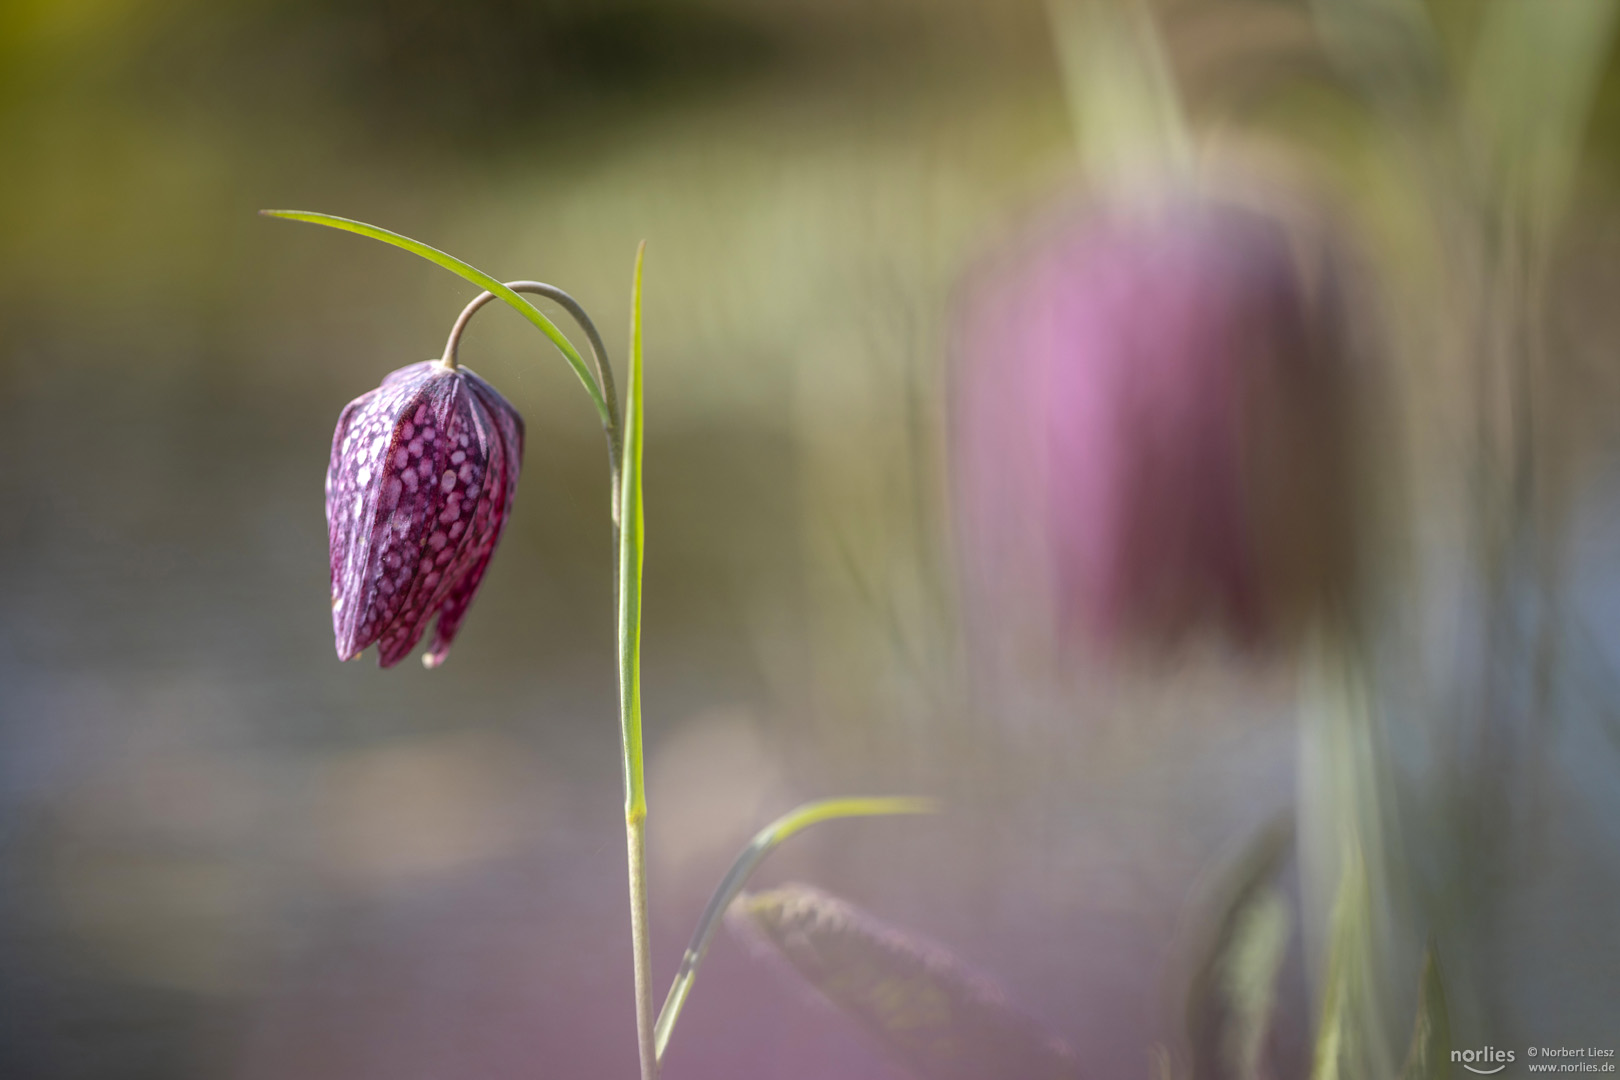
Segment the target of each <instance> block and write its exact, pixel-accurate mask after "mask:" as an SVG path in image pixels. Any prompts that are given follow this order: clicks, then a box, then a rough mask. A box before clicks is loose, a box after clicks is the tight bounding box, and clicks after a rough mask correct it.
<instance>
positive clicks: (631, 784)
mask: <svg viewBox="0 0 1620 1080" xmlns="http://www.w3.org/2000/svg"><path fill="white" fill-rule="evenodd" d="M646 253H647V243H646V241H642V243H641V245H640V246H639V247H638V248H636V272H635V281H634V284H632V286H631V291H630V370H629V372H628V373H627V376H626V380H625V381H626V384H627V385H626V389H625V394H626V399H625V410H624V424H625V429H624V471H623V472H622V473H621V474H620V477H619V491H618V496H619V719H620V723H621V724H622V725H623V729H624V730H623V731H622V732H621V735H622V736H623V738H624V768H625V778H624V794H625V808H624V809H625V817H626V818H627V819H630V820H639V819H641V818H644V817H646V816H647V790H646V782H645V780H644V779H643V776H642V774H643V769H642V755H641V563H642V548H643V546H644V544H645V541H646V535H645V524H644V522H643V519H642V513H641V451H642V443H643V436H642V420H643V417H642V405H641V264H642V261H643V259H644V258H645V256H646Z"/></svg>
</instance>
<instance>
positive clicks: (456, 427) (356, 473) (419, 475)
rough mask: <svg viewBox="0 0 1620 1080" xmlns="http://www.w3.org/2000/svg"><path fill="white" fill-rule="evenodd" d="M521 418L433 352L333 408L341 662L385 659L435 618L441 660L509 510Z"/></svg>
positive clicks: (435, 660) (332, 490) (519, 456)
mask: <svg viewBox="0 0 1620 1080" xmlns="http://www.w3.org/2000/svg"><path fill="white" fill-rule="evenodd" d="M522 463H523V418H522V417H521V416H519V415H518V412H517V410H516V409H514V408H513V407H512V406H511V405H510V404H509V403H508V402H507V401H506V399H505V398H503V397H501V395H500V394H499V393H497V392H496V390H495V388H494V387H492V386H490V385H489V383H487V382H485V381H484V380H483V379H481V378H479V377H478V376H477V375H475V374H473V373H472V372H471V371H468V370H467V369H466V368H464V367H456V368H450V367H447V366H446V365H445V364H443V363H441V362H440V361H437V360H428V361H425V362H423V363H420V364H412V365H410V366H409V367H404V368H400V369H399V370H398V371H395V372H393V373H392V374H390V375H389V376H388V377H387V378H385V379H384V380H383V382H382V385H381V386H379V387H378V388H377V389H375V390H372V391H370V392H369V393H366V394H362V395H361V396H360V397H358V398H356V399H355V400H354V401H351V402H350V403H349V405H348V407H347V408H345V409H344V410H343V414H342V416H340V417H339V418H338V425H337V432H336V434H334V435H333V437H332V459H331V463H330V464H329V465H328V466H327V471H326V523H327V529H328V532H329V536H330V541H331V564H332V630H333V633H334V634H335V636H336V639H337V654H338V658H339V659H341V660H350V659H353V658H354V657H356V656H358V655H360V653H362V652H363V651H365V649H366V647H367V646H368V645H370V644H372V643H373V642H376V643H377V647H378V663H380V664H381V666H383V667H385V668H386V667H392V666H393V665H395V664H397V663H399V661H400V660H402V659H404V657H405V656H406V654H407V653H409V652H410V651H411V649H413V648H414V647H415V646H416V643H417V642H418V641H419V640H421V638H422V635H423V633H424V632H425V631H426V630H427V625H428V622H429V620H431V619H433V618H434V617H435V616H437V617H438V629H437V631H436V633H435V634H434V638H433V645H432V647H431V648H430V649H429V650H428V652H427V654H426V655H425V656H423V658H422V662H423V663H424V664H426V665H427V666H429V667H436V666H438V665H439V664H440V663H443V662H444V658H445V656H446V655H447V654H448V653H449V651H450V643H451V641H452V640H453V639H454V638H455V636H456V631H457V629H459V628H460V626H461V620H462V618H463V616H465V615H466V612H467V606H468V605H469V604H471V603H472V598H473V595H474V593H476V592H477V591H478V585H479V583H480V582H481V581H482V580H483V577H484V570H485V568H486V567H488V565H489V559H490V556H491V555H492V554H493V553H494V551H495V545H496V543H497V542H498V541H499V540H500V538H501V531H502V530H503V529H504V528H505V527H506V521H507V518H508V517H509V516H510V515H511V512H512V496H513V494H514V492H515V491H516V489H517V480H518V470H519V468H520V467H521V465H522Z"/></svg>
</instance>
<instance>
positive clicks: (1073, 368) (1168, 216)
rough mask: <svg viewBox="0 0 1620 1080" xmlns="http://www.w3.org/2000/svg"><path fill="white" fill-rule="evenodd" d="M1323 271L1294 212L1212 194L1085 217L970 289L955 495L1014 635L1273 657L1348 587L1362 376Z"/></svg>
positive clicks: (971, 559) (957, 396)
mask: <svg viewBox="0 0 1620 1080" xmlns="http://www.w3.org/2000/svg"><path fill="white" fill-rule="evenodd" d="M1315 277H1316V280H1315V281H1314V282H1310V281H1307V277H1306V275H1305V274H1304V273H1303V270H1302V263H1301V260H1300V259H1299V258H1298V257H1297V256H1296V253H1295V250H1294V245H1293V244H1292V243H1291V237H1290V233H1289V231H1288V230H1287V229H1285V227H1284V226H1283V225H1282V224H1280V223H1279V222H1278V221H1277V220H1274V219H1272V218H1271V217H1269V216H1267V215H1265V214H1262V213H1260V212H1258V211H1255V210H1251V209H1246V208H1240V207H1238V206H1236V205H1232V204H1228V203H1224V202H1220V201H1216V200H1214V199H1212V198H1209V197H1203V196H1193V197H1179V198H1169V199H1165V200H1163V201H1160V202H1156V203H1144V204H1143V205H1139V206H1132V207H1127V208H1122V207H1108V208H1100V207H1082V208H1079V209H1073V208H1071V209H1069V210H1067V211H1065V212H1062V213H1059V214H1057V215H1055V216H1053V217H1049V218H1047V219H1045V220H1044V221H1043V222H1042V223H1041V225H1040V227H1039V228H1038V229H1037V230H1036V231H1035V232H1034V233H1033V234H1031V235H1028V236H1026V237H1025V238H1023V239H1021V240H1019V241H1016V242H1015V243H1013V244H1012V245H1011V246H1010V247H1009V248H1008V249H1006V250H1004V251H1003V252H1001V253H1000V254H999V255H997V256H995V257H993V258H992V259H991V260H989V261H988V262H986V263H985V264H983V265H981V266H980V267H978V268H977V269H976V270H975V271H974V272H973V273H972V274H971V275H970V276H969V279H968V281H967V285H966V288H965V290H964V296H965V304H964V306H965V310H966V314H965V318H964V320H963V323H962V326H961V331H960V337H959V340H958V342H957V348H958V357H957V365H956V369H955V371H954V377H955V383H954V386H953V388H952V389H953V393H954V401H953V403H952V410H953V416H952V422H953V425H954V430H953V432H952V438H953V451H954V462H953V464H954V469H955V472H954V481H955V496H956V499H957V514H958V520H959V524H960V539H961V543H962V547H963V556H964V558H965V561H966V565H967V572H968V579H969V582H968V584H969V595H970V598H971V601H972V603H973V610H974V614H975V616H976V617H977V618H980V619H985V618H988V619H989V620H990V621H991V624H992V625H993V626H994V628H995V629H996V631H997V632H998V634H999V635H1000V636H1001V637H1002V639H1003V641H1004V643H1005V640H1006V639H1005V634H1003V633H1002V632H1003V631H1006V630H1007V629H1009V628H1010V627H1013V626H1019V625H1020V620H1027V621H1025V622H1023V623H1022V625H1023V626H1024V627H1026V628H1027V627H1030V626H1034V627H1039V628H1041V629H1039V631H1038V632H1040V633H1048V632H1052V633H1055V634H1056V635H1057V637H1058V638H1059V639H1060V640H1067V639H1071V638H1073V637H1075V636H1077V635H1078V636H1080V637H1082V638H1084V639H1085V640H1086V641H1088V642H1089V643H1090V644H1092V645H1094V646H1103V647H1105V648H1114V647H1121V646H1130V647H1146V648H1148V649H1153V648H1158V647H1164V646H1168V645H1173V644H1175V643H1177V642H1179V641H1180V640H1182V639H1183V638H1185V637H1187V636H1189V635H1191V634H1193V633H1195V632H1200V631H1211V632H1214V633H1216V634H1218V635H1220V636H1223V637H1225V638H1226V639H1227V640H1229V641H1230V642H1233V643H1236V644H1238V645H1241V646H1261V645H1268V644H1274V643H1277V642H1278V641H1279V640H1280V639H1281V638H1282V637H1284V636H1285V635H1286V634H1287V633H1288V632H1290V631H1291V630H1293V629H1296V628H1297V627H1298V626H1299V625H1300V622H1301V620H1302V618H1303V617H1304V616H1306V615H1307V614H1309V613H1311V612H1313V611H1319V610H1320V609H1321V604H1322V602H1323V601H1324V600H1327V599H1328V598H1330V597H1332V596H1335V595H1338V594H1342V587H1343V583H1344V578H1345V571H1346V568H1347V564H1348V552H1349V542H1348V536H1347V531H1348V530H1347V524H1348V511H1347V505H1346V503H1347V476H1346V453H1345V446H1344V442H1345V437H1346V434H1347V428H1348V424H1347V415H1346V412H1347V405H1348V402H1347V401H1346V400H1345V394H1344V387H1343V384H1344V377H1345V375H1346V371H1345V370H1344V363H1343V360H1344V349H1343V347H1342V342H1341V340H1340V333H1339V331H1340V329H1341V327H1340V326H1339V325H1338V312H1337V309H1338V304H1337V302H1336V297H1334V296H1333V295H1332V294H1331V291H1332V289H1333V284H1334V282H1333V278H1332V276H1331V275H1330V274H1325V273H1319V274H1317V275H1315ZM1013 636H1014V637H1017V635H1013Z"/></svg>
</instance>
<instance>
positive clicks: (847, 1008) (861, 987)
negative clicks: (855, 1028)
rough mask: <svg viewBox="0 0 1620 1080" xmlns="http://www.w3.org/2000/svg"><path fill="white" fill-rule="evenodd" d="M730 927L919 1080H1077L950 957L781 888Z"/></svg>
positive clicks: (1059, 1049)
mask: <svg viewBox="0 0 1620 1080" xmlns="http://www.w3.org/2000/svg"><path fill="white" fill-rule="evenodd" d="M728 921H731V922H733V923H734V924H735V925H737V927H738V929H739V930H741V931H743V933H744V934H745V936H747V937H750V938H756V939H759V938H762V939H763V940H764V942H765V943H766V944H768V945H769V946H770V947H771V949H772V950H774V952H775V953H777V954H779V955H780V956H781V957H782V958H783V959H785V960H786V961H787V962H788V964H789V965H791V966H792V967H793V969H794V970H795V971H796V972H797V973H798V974H799V975H801V976H802V977H803V978H804V979H805V981H807V982H808V983H810V985H811V986H814V987H815V988H816V990H817V991H819V992H820V993H821V994H822V995H823V996H824V997H826V998H827V1000H829V1001H831V1002H832V1003H833V1004H834V1005H836V1006H838V1008H839V1009H841V1010H842V1011H843V1012H844V1013H846V1014H847V1015H848V1016H849V1017H850V1018H851V1019H853V1020H855V1021H856V1022H857V1023H859V1024H860V1025H861V1026H862V1027H863V1028H865V1029H866V1031H867V1032H868V1033H869V1034H871V1035H872V1036H873V1037H874V1038H876V1039H877V1040H878V1041H879V1042H880V1043H881V1044H882V1045H883V1047H884V1048H885V1049H886V1050H888V1051H889V1052H890V1053H891V1054H893V1055H894V1056H895V1058H897V1059H898V1060H899V1061H900V1062H901V1063H902V1064H903V1065H904V1067H905V1069H906V1071H907V1072H908V1073H910V1074H911V1075H912V1076H915V1077H917V1078H918V1080H985V1078H986V1077H1003V1076H1004V1077H1017V1078H1018V1080H1078V1078H1079V1076H1080V1067H1079V1063H1078V1062H1077V1061H1076V1060H1075V1057H1074V1054H1073V1053H1072V1052H1071V1051H1070V1050H1069V1048H1068V1047H1067V1046H1065V1045H1063V1043H1062V1042H1060V1041H1059V1040H1057V1039H1055V1038H1053V1037H1052V1035H1051V1033H1050V1032H1048V1031H1047V1030H1046V1029H1045V1028H1043V1027H1042V1026H1041V1025H1040V1024H1039V1023H1037V1022H1036V1021H1035V1020H1034V1019H1033V1018H1032V1017H1030V1016H1029V1015H1028V1014H1027V1013H1025V1012H1023V1011H1022V1010H1021V1009H1019V1008H1018V1007H1017V1006H1016V1005H1014V1004H1013V1003H1012V1001H1011V1000H1010V999H1009V998H1008V996H1007V994H1006V993H1005V991H1004V990H1003V989H1002V988H1001V987H1000V986H999V985H997V983H996V982H994V981H993V980H991V979H989V978H987V977H986V976H985V975H984V974H982V973H981V972H979V971H976V970H974V969H973V968H972V967H970V966H969V965H968V964H967V963H965V962H964V961H963V960H961V959H960V958H958V957H957V956H956V955H955V954H954V953H952V952H951V951H950V950H949V949H947V948H945V947H944V946H943V945H940V944H938V943H936V942H932V941H928V940H926V939H924V938H922V937H920V936H918V935H916V934H912V933H910V932H909V931H905V930H902V929H899V928H897V927H894V926H889V925H887V924H885V923H883V922H882V921H881V920H879V919H877V918H875V917H873V916H872V915H869V914H868V913H866V912H864V911H862V910H860V909H859V908H857V907H855V906H854V905H853V904H849V903H847V902H845V901H843V900H840V899H838V898H837V897H835V896H829V895H827V894H826V893H823V892H821V891H819V890H817V889H811V888H807V887H805V886H803V885H787V886H784V887H782V888H780V889H774V890H772V891H770V892H767V893H760V894H758V895H752V896H745V897H743V898H742V899H741V900H740V901H738V903H737V906H736V907H735V908H734V909H733V910H732V914H731V915H730V916H729V917H728Z"/></svg>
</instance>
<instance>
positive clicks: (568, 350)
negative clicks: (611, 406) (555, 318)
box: [259, 210, 639, 424]
mask: <svg viewBox="0 0 1620 1080" xmlns="http://www.w3.org/2000/svg"><path fill="white" fill-rule="evenodd" d="M259 213H260V214H262V215H264V216H265V217H273V218H283V219H285V220H287V221H304V222H308V223H309V224H311V225H325V226H326V227H327V228H329V229H340V230H342V231H343V232H351V233H357V234H359V235H360V236H367V237H370V238H371V239H373V240H380V241H382V242H383V243H385V244H391V245H393V246H394V247H397V248H401V249H403V250H405V251H409V252H410V253H411V254H413V255H418V256H420V257H422V258H424V259H426V260H427V261H428V262H430V263H434V264H436V265H438V266H442V267H444V268H445V269H446V270H448V271H450V272H451V273H452V274H456V275H457V276H459V277H462V278H465V279H466V280H468V281H470V282H472V283H473V284H474V285H477V286H478V287H479V288H481V289H484V290H487V291H489V292H492V293H494V294H495V295H496V296H498V297H500V298H501V299H502V300H505V301H506V302H507V303H508V304H510V305H511V306H512V307H514V308H516V309H517V312H518V314H520V315H522V316H523V317H524V318H525V319H528V320H529V321H530V322H531V323H533V324H534V325H535V326H537V327H539V328H540V330H541V332H542V333H544V334H545V335H546V337H548V338H550V339H551V341H552V344H554V345H556V346H557V348H558V349H559V350H561V352H562V354H563V358H564V359H566V360H567V361H568V366H569V367H571V368H573V369H574V374H575V375H578V376H579V381H580V382H582V383H584V384H585V392H586V393H588V394H590V395H591V403H592V404H593V405H595V406H596V411H597V413H598V415H600V416H601V418H602V422H603V423H604V424H605V423H607V422H608V408H607V402H606V401H605V400H604V399H603V397H602V390H601V388H600V387H599V386H597V385H596V379H595V377H593V376H592V374H591V369H590V368H589V367H588V366H587V365H586V363H585V358H584V357H582V356H581V355H580V354H579V350H578V349H576V348H574V344H573V342H571V341H569V340H568V335H566V334H564V333H563V332H562V331H561V330H559V329H558V328H557V325H556V324H555V323H553V322H552V321H551V320H550V319H548V318H546V316H545V314H544V313H543V312H542V311H541V310H540V309H539V308H537V307H535V306H534V305H533V304H531V303H529V302H528V301H527V300H525V299H523V297H521V296H519V295H518V294H517V293H515V292H513V291H512V290H511V289H508V288H507V287H506V286H505V285H503V284H502V283H501V282H499V281H497V280H496V279H495V278H493V277H491V276H490V275H488V274H486V273H484V272H483V271H482V270H480V269H478V267H476V266H473V265H472V264H471V263H467V262H463V261H462V260H460V259H458V258H456V257H455V256H454V255H451V254H449V253H448V252H444V251H440V250H439V249H438V248H436V247H429V246H428V245H427V244H424V243H422V242H421V241H420V240H412V239H411V238H410V237H408V236H405V235H403V234H401V233H397V232H391V231H389V230H388V229H383V228H379V227H378V226H376V225H368V224H367V223H365V222H364V221H354V220H352V219H350V218H343V217H337V216H335V215H333V214H319V213H315V212H313V211H309V210H260V211H259ZM638 265H639V264H638Z"/></svg>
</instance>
